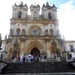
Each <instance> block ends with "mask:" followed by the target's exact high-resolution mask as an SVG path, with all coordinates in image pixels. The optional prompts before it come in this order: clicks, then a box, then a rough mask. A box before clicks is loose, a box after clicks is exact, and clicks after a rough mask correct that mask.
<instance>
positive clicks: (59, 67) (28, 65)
mask: <svg viewBox="0 0 75 75" xmlns="http://www.w3.org/2000/svg"><path fill="white" fill-rule="evenodd" d="M61 72H65V73H68V72H70V73H72V72H74V73H75V67H74V66H73V65H72V64H71V63H69V62H25V63H8V64H7V66H6V67H5V68H4V69H3V70H2V73H1V74H15V73H61Z"/></svg>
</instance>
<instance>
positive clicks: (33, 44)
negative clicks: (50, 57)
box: [26, 41, 45, 54]
mask: <svg viewBox="0 0 75 75" xmlns="http://www.w3.org/2000/svg"><path fill="white" fill-rule="evenodd" d="M33 48H37V49H38V50H39V51H40V54H43V53H45V48H44V47H43V45H42V44H41V43H40V42H39V41H32V42H30V43H29V44H28V45H27V47H26V54H30V52H31V50H32V49H33Z"/></svg>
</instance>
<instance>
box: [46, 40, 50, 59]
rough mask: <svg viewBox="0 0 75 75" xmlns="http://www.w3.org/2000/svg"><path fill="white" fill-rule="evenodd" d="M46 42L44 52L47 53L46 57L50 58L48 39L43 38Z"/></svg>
mask: <svg viewBox="0 0 75 75" xmlns="http://www.w3.org/2000/svg"><path fill="white" fill-rule="evenodd" d="M45 42H46V54H47V58H48V59H50V50H49V49H48V47H49V43H48V42H49V39H45Z"/></svg>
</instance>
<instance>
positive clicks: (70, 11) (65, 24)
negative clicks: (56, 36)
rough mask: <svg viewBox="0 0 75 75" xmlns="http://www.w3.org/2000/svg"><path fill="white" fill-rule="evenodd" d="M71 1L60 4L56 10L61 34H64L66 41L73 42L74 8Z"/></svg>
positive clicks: (74, 38) (74, 27)
mask: <svg viewBox="0 0 75 75" xmlns="http://www.w3.org/2000/svg"><path fill="white" fill-rule="evenodd" d="M72 4H73V0H70V1H69V2H67V3H64V4H61V5H60V8H59V10H58V19H59V25H60V31H61V34H64V36H65V39H66V40H75V34H74V32H75V6H73V5H72Z"/></svg>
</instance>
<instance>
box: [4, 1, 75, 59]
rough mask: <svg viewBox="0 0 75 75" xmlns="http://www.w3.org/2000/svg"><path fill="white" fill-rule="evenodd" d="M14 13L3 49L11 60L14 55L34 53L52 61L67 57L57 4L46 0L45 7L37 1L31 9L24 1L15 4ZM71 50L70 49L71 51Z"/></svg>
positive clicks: (67, 52)
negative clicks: (51, 4) (51, 3)
mask: <svg viewBox="0 0 75 75" xmlns="http://www.w3.org/2000/svg"><path fill="white" fill-rule="evenodd" d="M28 10H30V15H29V14H28ZM40 10H41V14H40ZM12 12H13V13H12V18H11V19H10V33H9V36H8V38H6V39H5V40H3V50H5V51H6V52H7V56H8V59H11V58H12V56H13V55H14V56H15V57H18V56H24V55H27V54H32V55H46V56H47V58H48V59H49V60H53V59H56V60H58V59H66V60H68V54H69V51H67V50H66V49H67V48H66V47H67V46H66V45H67V43H68V42H66V41H64V39H62V38H61V35H60V31H59V24H58V19H57V7H56V6H55V5H54V4H53V6H50V5H49V3H48V2H47V3H46V4H43V5H42V7H40V5H39V4H34V5H30V8H29V7H28V6H27V4H23V2H21V3H20V5H17V4H14V6H13V7H12ZM74 43H75V42H74ZM65 44H66V45H65ZM74 47H75V46H74ZM65 48H66V49H65ZM65 50H66V51H65ZM72 52H73V53H74V51H72ZM72 52H71V51H70V53H71V54H72Z"/></svg>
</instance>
